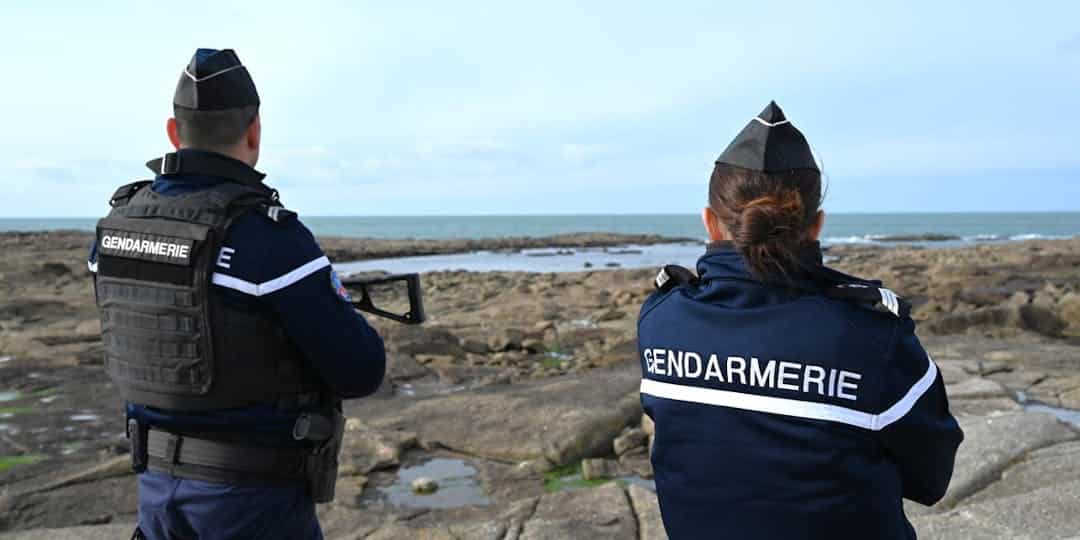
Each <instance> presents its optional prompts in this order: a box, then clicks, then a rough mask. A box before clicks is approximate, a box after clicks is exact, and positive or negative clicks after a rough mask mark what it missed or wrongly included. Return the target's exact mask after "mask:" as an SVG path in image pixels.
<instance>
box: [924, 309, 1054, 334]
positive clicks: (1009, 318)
mask: <svg viewBox="0 0 1080 540" xmlns="http://www.w3.org/2000/svg"><path fill="white" fill-rule="evenodd" d="M1065 326H1066V325H1065V322H1064V321H1062V320H1061V318H1059V317H1058V316H1057V314H1056V313H1054V311H1052V310H1050V309H1047V308H1044V307H1041V306H1035V305H1031V304H1028V305H1023V306H1018V307H1017V306H1013V307H989V308H979V309H975V310H972V311H969V312H966V313H956V314H951V315H946V316H944V317H940V318H937V319H934V320H932V321H930V322H929V324H928V325H927V328H928V329H929V330H931V331H932V332H935V333H939V334H957V333H962V332H965V331H967V330H968V329H969V328H980V327H1004V328H1016V329H1020V330H1028V331H1032V332H1036V333H1039V334H1043V335H1046V336H1050V337H1058V336H1060V335H1061V331H1062V330H1064V329H1065Z"/></svg>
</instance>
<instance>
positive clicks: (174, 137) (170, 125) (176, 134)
mask: <svg viewBox="0 0 1080 540" xmlns="http://www.w3.org/2000/svg"><path fill="white" fill-rule="evenodd" d="M165 133H167V134H168V135H169V142H171V143H172V145H173V148H175V149H177V150H179V149H180V131H179V129H178V128H177V126H176V119H175V118H170V119H169V120H168V121H167V122H165Z"/></svg>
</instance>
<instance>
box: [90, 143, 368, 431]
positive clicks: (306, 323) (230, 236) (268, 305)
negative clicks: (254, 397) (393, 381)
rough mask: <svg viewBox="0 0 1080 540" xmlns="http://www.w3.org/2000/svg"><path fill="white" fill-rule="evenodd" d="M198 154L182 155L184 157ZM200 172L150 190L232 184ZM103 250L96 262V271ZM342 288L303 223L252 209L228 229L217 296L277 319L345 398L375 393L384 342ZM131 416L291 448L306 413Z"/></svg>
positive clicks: (153, 412)
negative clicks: (295, 428) (245, 436)
mask: <svg viewBox="0 0 1080 540" xmlns="http://www.w3.org/2000/svg"><path fill="white" fill-rule="evenodd" d="M185 152H197V150H181V151H180V153H181V154H183V153H185ZM228 181H229V180H227V179H225V178H218V177H210V176H197V175H166V176H157V177H156V178H155V180H154V183H153V184H151V186H150V188H151V189H153V190H154V191H155V192H156V193H160V194H162V195H179V194H183V193H190V192H192V191H198V190H201V189H206V188H208V187H212V186H215V185H217V184H220V183H222V182H228ZM96 259H97V246H96V245H95V246H94V247H93V248H92V249H91V253H90V259H89V265H90V269H91V270H95V269H96ZM339 287H340V285H339V283H337V280H336V275H335V274H334V273H333V269H332V268H331V266H330V261H329V260H328V259H327V258H326V255H325V254H324V253H323V251H322V249H321V248H319V244H318V243H317V242H316V241H315V237H314V236H313V235H312V234H311V231H309V230H308V229H307V227H304V225H303V224H302V223H300V221H299V220H298V219H288V220H285V221H284V222H282V223H278V222H275V221H272V220H270V219H269V218H267V217H266V216H265V215H264V214H260V213H258V212H248V213H247V214H244V215H243V216H241V217H239V218H238V219H237V220H236V221H235V222H234V223H233V225H232V226H231V227H230V228H229V230H228V232H227V234H226V237H225V241H224V243H223V246H222V250H221V254H220V255H219V257H218V259H217V262H216V266H215V268H214V275H213V285H212V288H211V294H216V295H221V296H222V297H223V298H224V300H225V301H226V302H228V303H230V304H232V305H233V306H236V307H238V308H240V309H242V310H250V311H252V312H261V313H263V314H268V315H270V316H271V317H272V318H273V319H275V320H276V321H277V322H278V323H279V324H280V325H281V326H282V328H283V329H284V330H285V332H286V334H287V335H288V336H289V338H290V339H291V340H292V341H293V342H294V343H295V344H296V345H297V348H298V349H299V350H300V351H301V352H302V353H303V354H304V356H305V357H306V358H307V360H308V361H309V362H310V363H311V367H312V368H313V369H314V372H315V373H316V374H318V375H319V377H320V379H322V381H323V382H324V383H325V384H326V386H327V388H329V389H330V390H331V391H332V392H333V393H334V394H336V395H337V396H338V397H341V398H357V397H363V396H366V395H369V394H371V393H373V392H375V390H377V389H378V388H379V385H380V384H381V383H382V378H383V374H384V371H385V367H386V354H385V351H384V349H383V342H382V339H381V338H380V337H379V335H378V334H377V333H376V332H375V330H374V329H373V328H372V327H371V326H370V325H369V324H368V323H367V321H365V320H364V318H363V316H361V315H360V314H359V313H358V312H356V310H354V309H353V308H352V306H351V305H350V303H349V302H348V301H347V300H346V298H344V297H343V296H341V295H340V294H339ZM127 410H128V414H129V415H131V416H134V417H136V418H139V419H141V420H143V421H146V422H149V423H150V425H156V426H158V427H160V428H162V429H166V430H175V431H181V432H185V431H186V432H200V433H201V432H211V431H230V432H232V433H240V434H250V436H251V440H255V441H257V442H260V443H261V444H265V445H273V446H289V445H292V444H294V443H293V441H292V428H293V423H294V422H295V420H296V417H297V415H298V414H299V412H297V411H292V412H287V411H281V410H278V409H277V408H276V407H275V406H273V405H265V406H254V407H245V408H240V409H228V410H218V411H210V412H199V413H180V412H176V411H165V410H157V409H152V408H149V407H144V406H140V405H138V404H132V403H129V404H128V406H127Z"/></svg>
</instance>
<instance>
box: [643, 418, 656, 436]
mask: <svg viewBox="0 0 1080 540" xmlns="http://www.w3.org/2000/svg"><path fill="white" fill-rule="evenodd" d="M641 431H644V432H645V434H646V435H649V436H652V435H655V434H656V423H655V422H653V419H652V418H649V415H647V414H643V415H641Z"/></svg>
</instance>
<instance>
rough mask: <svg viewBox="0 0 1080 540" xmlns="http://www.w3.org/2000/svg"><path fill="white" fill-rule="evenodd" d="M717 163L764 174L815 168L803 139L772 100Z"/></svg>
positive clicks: (736, 137)
mask: <svg viewBox="0 0 1080 540" xmlns="http://www.w3.org/2000/svg"><path fill="white" fill-rule="evenodd" d="M716 162H717V163H726V164H728V165H734V166H736V167H742V168H744V169H749V170H752V171H761V172H766V173H774V172H782V171H788V170H791V169H813V170H815V171H817V170H820V169H818V166H817V163H816V162H815V161H814V154H813V153H812V152H811V151H810V145H809V144H808V143H807V142H806V137H803V134H802V133H801V132H800V131H799V130H798V129H796V128H795V126H793V125H792V124H791V121H790V120H788V119H787V118H786V117H785V116H784V111H782V110H780V106H779V105H777V104H776V102H775V101H770V102H769V105H768V106H766V107H765V110H763V111H761V114H759V115H757V116H756V117H754V119H752V120H750V123H749V124H746V127H744V128H743V130H742V131H740V132H739V134H738V135H736V136H735V140H734V141H731V144H729V145H728V147H727V149H726V150H724V153H723V154H720V157H718V158H716Z"/></svg>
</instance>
